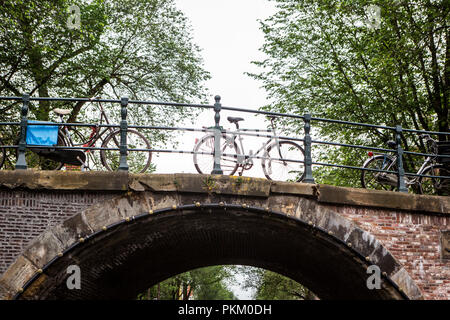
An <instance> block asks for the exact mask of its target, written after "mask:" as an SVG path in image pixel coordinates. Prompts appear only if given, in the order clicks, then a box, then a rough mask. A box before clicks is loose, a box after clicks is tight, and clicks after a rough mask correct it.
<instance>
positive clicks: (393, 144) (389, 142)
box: [386, 140, 397, 149]
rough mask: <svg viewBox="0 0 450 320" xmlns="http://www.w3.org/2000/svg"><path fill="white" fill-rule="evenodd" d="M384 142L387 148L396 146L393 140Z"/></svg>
mask: <svg viewBox="0 0 450 320" xmlns="http://www.w3.org/2000/svg"><path fill="white" fill-rule="evenodd" d="M386 144H387V146H388V148H391V149H395V148H397V143H396V142H395V141H392V140H389V141H388V142H386Z"/></svg>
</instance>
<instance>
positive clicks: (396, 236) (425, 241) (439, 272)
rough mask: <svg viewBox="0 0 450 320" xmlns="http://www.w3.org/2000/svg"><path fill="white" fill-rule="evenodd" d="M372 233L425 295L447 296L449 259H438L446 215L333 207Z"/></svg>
mask: <svg viewBox="0 0 450 320" xmlns="http://www.w3.org/2000/svg"><path fill="white" fill-rule="evenodd" d="M333 209H334V210H336V211H337V212H339V213H340V214H341V215H343V216H345V217H347V218H349V219H351V220H352V221H354V222H355V223H356V224H358V225H359V226H360V227H361V228H362V229H364V230H366V231H368V232H369V233H371V234H373V235H374V236H375V237H376V238H377V239H378V240H379V241H381V242H382V243H383V244H384V245H385V246H386V248H387V249H388V250H389V251H390V252H391V253H392V254H393V255H394V256H395V257H396V258H397V259H398V261H399V262H400V263H401V264H402V265H403V266H404V267H405V269H406V270H407V271H408V273H409V275H410V276H411V277H412V278H413V279H414V281H415V282H416V284H417V285H418V286H419V287H420V289H421V290H422V292H423V294H424V297H425V299H449V297H450V261H448V259H447V260H444V259H441V250H440V236H441V230H449V229H450V217H445V216H433V215H424V214H409V213H405V212H399V211H388V210H379V209H369V208H358V207H351V206H339V207H334V208H333Z"/></svg>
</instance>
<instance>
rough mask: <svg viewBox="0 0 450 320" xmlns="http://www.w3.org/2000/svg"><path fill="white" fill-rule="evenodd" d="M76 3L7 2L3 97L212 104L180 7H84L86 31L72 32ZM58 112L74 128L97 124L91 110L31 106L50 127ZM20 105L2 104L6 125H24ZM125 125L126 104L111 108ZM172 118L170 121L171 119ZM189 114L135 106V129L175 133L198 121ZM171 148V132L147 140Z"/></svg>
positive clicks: (145, 2)
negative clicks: (188, 121) (177, 125)
mask: <svg viewBox="0 0 450 320" xmlns="http://www.w3.org/2000/svg"><path fill="white" fill-rule="evenodd" d="M72 4H73V1H69V0H52V1H50V0H39V1H37V0H27V1H24V0H0V7H1V9H0V95H3V96H9V95H14V96H21V95H22V94H24V93H29V94H30V95H33V96H39V97H55V96H58V97H59V96H62V97H83V98H93V97H98V96H101V97H103V98H115V99H118V98H120V97H121V96H128V97H129V98H130V99H140V100H144V99H145V100H169V101H175V102H192V100H202V101H203V100H204V99H205V98H206V90H205V88H204V86H203V83H204V81H205V80H206V79H208V78H209V74H208V73H207V72H206V71H205V70H204V69H203V67H202V59H201V57H200V55H199V53H200V49H199V48H198V47H197V46H196V45H195V44H193V42H192V37H191V36H190V29H189V26H188V24H187V20H186V18H185V17H184V16H183V14H182V13H181V12H180V11H179V10H177V9H176V7H175V5H174V1H173V0H91V1H88V0H84V1H77V2H76V4H77V5H78V6H79V8H80V14H81V16H80V28H69V27H68V25H67V23H68V20H69V19H70V17H71V13H70V12H68V8H69V6H70V5H72ZM56 107H65V108H68V109H71V110H72V113H71V115H70V117H69V119H68V121H69V122H74V121H75V120H78V121H86V122H88V121H96V120H98V119H96V118H95V117H97V113H93V112H92V110H90V109H89V108H88V107H89V106H88V105H85V102H78V103H75V104H72V103H51V102H49V101H40V102H39V103H32V104H31V105H30V118H31V119H38V120H50V118H51V113H50V111H51V110H52V109H53V108H56ZM19 110H20V108H19V107H17V103H9V102H8V103H6V102H4V101H0V119H1V120H17V119H18V117H19V115H20V112H19ZM108 113H109V115H110V117H112V118H113V119H115V120H116V122H115V123H118V122H117V121H118V119H119V116H120V108H119V106H118V104H115V105H111V106H109V108H108ZM168 114H170V116H167V115H168ZM195 114H196V112H195V111H193V110H192V109H188V108H184V109H181V108H171V107H170V108H169V107H167V108H163V107H154V106H145V107H144V106H138V105H130V106H129V112H128V118H129V122H130V123H132V124H138V125H142V124H146V125H154V124H158V125H161V126H170V125H174V124H175V123H177V122H179V121H181V120H184V119H186V118H189V117H190V118H193V116H194V115H195ZM146 134H147V136H148V138H149V139H150V140H151V141H152V144H153V146H155V142H156V141H159V142H160V143H161V144H165V143H167V141H168V139H169V137H170V134H168V133H167V132H160V131H158V132H156V130H153V132H147V133H146Z"/></svg>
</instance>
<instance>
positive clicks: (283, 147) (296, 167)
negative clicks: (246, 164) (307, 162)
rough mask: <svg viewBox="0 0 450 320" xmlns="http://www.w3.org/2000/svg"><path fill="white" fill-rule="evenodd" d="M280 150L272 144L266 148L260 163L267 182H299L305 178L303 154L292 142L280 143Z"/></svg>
mask: <svg viewBox="0 0 450 320" xmlns="http://www.w3.org/2000/svg"><path fill="white" fill-rule="evenodd" d="M279 146H280V149H278V147H277V144H276V143H273V144H271V145H270V146H268V147H267V149H266V153H265V155H264V157H265V158H269V159H263V160H262V161H261V165H262V169H263V171H264V175H265V176H266V178H267V179H269V180H276V181H291V182H300V181H302V180H303V178H304V177H305V166H304V163H303V162H298V161H304V159H305V152H304V151H303V148H302V147H300V146H299V145H298V144H296V143H295V142H292V141H280V142H279Z"/></svg>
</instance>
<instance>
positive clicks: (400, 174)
mask: <svg viewBox="0 0 450 320" xmlns="http://www.w3.org/2000/svg"><path fill="white" fill-rule="evenodd" d="M7 100H10V101H16V102H19V103H20V102H21V103H22V107H21V119H20V122H0V132H1V131H2V130H6V127H7V126H18V127H20V130H19V132H20V137H19V140H18V143H17V144H9V145H8V144H2V143H5V142H4V141H3V142H0V150H1V149H3V150H4V149H7V148H13V149H16V150H17V151H16V155H17V157H16V163H15V169H16V170H23V169H27V167H28V166H27V159H26V157H25V152H26V150H27V149H33V148H42V147H40V146H35V145H27V143H26V135H27V127H28V126H30V125H37V124H36V123H30V122H29V121H28V112H29V105H30V102H31V101H54V102H104V103H112V104H118V105H120V115H121V121H120V123H119V124H95V123H94V124H93V123H66V122H62V123H59V122H52V123H38V125H44V126H45V125H52V126H59V127H61V126H64V127H93V126H97V127H100V128H112V129H115V130H119V131H120V141H119V145H118V147H117V148H104V147H96V146H57V145H56V146H52V147H51V148H52V149H55V150H59V149H63V150H85V151H86V150H110V151H119V153H120V163H119V165H118V170H124V171H127V170H128V169H129V166H128V159H127V154H128V152H129V151H136V152H155V153H182V154H210V155H213V159H214V164H213V170H212V172H211V174H223V170H222V168H221V158H222V157H224V156H227V157H234V158H240V157H241V158H242V157H244V158H247V159H248V158H252V159H261V160H284V161H288V162H299V163H303V164H304V178H303V182H305V183H314V182H315V180H314V177H313V166H325V167H335V168H342V169H351V170H362V171H373V172H382V173H389V174H395V175H396V177H397V190H398V191H400V192H407V188H406V184H405V176H412V177H427V178H437V179H450V176H448V175H423V174H417V173H410V172H405V170H404V164H403V157H404V155H405V154H409V155H415V156H422V157H436V156H437V155H436V154H430V153H420V152H412V151H405V150H404V149H403V147H402V136H403V134H404V133H411V134H430V135H436V136H439V135H441V136H442V135H443V136H447V137H448V136H450V132H435V131H426V130H414V129H405V128H402V127H401V126H396V127H390V126H383V125H372V124H366V123H358V122H350V121H343V120H334V119H325V118H317V117H313V116H312V115H311V114H309V113H306V114H304V115H295V114H285V113H278V112H269V111H262V110H253V109H243V108H235V107H226V106H222V105H221V103H220V97H219V96H216V97H215V104H214V105H202V104H187V103H171V102H154V101H138V100H129V99H128V98H126V97H124V98H121V99H120V100H115V99H88V98H42V97H30V96H28V95H24V96H22V97H0V101H7ZM130 104H136V105H142V106H145V105H148V106H166V107H178V108H179V107H181V108H197V109H199V108H200V109H211V110H213V111H214V126H212V127H210V128H202V129H200V128H187V127H171V126H145V125H134V124H129V123H128V120H127V118H128V111H127V110H128V106H129V105H130ZM222 110H227V111H237V112H241V113H251V114H259V115H266V116H272V117H279V118H291V119H297V120H301V121H303V123H304V136H303V137H289V136H281V135H279V136H275V135H274V134H262V133H261V132H262V131H264V130H261V132H258V133H251V132H250V131H246V130H245V129H241V130H239V134H240V135H247V136H256V137H267V138H276V139H279V140H288V141H289V140H290V141H300V142H302V143H303V148H304V159H275V158H268V157H267V155H266V154H265V155H263V156H257V155H240V154H229V153H224V152H222V149H221V139H223V138H224V134H225V135H227V134H228V135H233V134H237V131H227V130H224V129H223V127H221V126H220V120H221V111H222ZM317 122H318V123H330V124H336V125H342V126H344V125H349V126H358V127H363V128H369V129H382V130H389V131H391V132H392V133H394V135H395V140H396V141H395V142H396V148H395V149H386V148H379V147H373V146H363V145H358V144H344V143H338V142H333V141H321V140H315V139H313V138H312V137H311V129H312V128H313V127H314V123H317ZM130 129H135V130H166V131H193V132H208V133H210V134H213V136H214V149H213V152H211V153H208V152H195V151H191V150H170V149H153V148H128V146H127V131H128V130H130ZM266 131H267V130H266ZM268 132H270V130H268ZM447 140H450V139H449V138H447ZM313 145H329V146H335V147H347V148H355V149H361V150H371V151H376V152H383V153H392V154H394V155H395V156H396V159H397V160H396V161H397V163H396V166H395V167H396V171H391V170H383V169H377V168H363V167H358V166H349V165H342V164H332V163H323V162H317V161H313V154H312V147H313ZM439 159H441V160H442V159H444V161H445V162H447V163H448V162H450V155H449V154H440V155H439Z"/></svg>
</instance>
